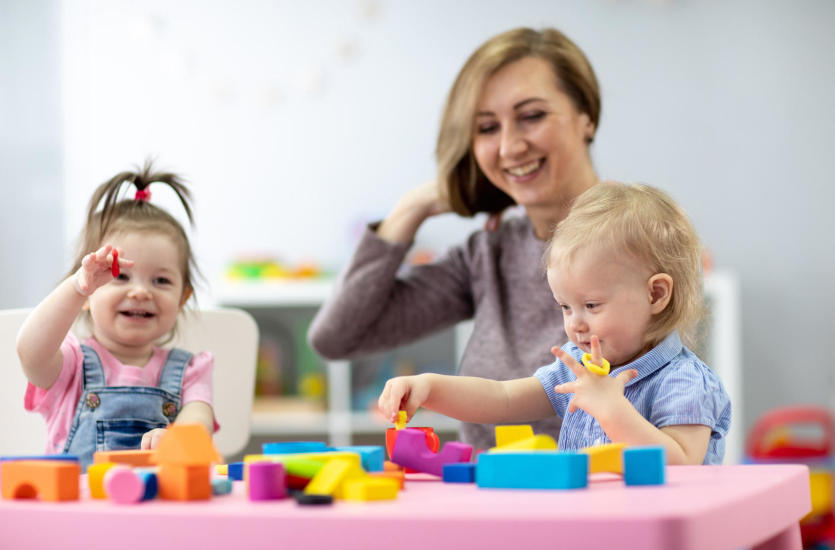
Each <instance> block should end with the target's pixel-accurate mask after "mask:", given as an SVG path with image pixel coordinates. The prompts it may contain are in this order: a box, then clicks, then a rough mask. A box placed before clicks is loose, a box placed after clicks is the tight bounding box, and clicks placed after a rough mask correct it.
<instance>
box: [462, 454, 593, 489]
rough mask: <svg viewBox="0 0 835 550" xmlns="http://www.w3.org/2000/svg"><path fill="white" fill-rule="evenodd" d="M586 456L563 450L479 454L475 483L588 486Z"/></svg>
mask: <svg viewBox="0 0 835 550" xmlns="http://www.w3.org/2000/svg"><path fill="white" fill-rule="evenodd" d="M588 468H589V456H588V455H587V454H585V453H571V452H563V451H533V452H521V451H520V452H516V453H483V454H480V455H479V456H478V463H477V464H476V470H475V480H476V484H477V485H478V486H479V487H490V488H498V489H578V488H581V487H586V486H587V485H588Z"/></svg>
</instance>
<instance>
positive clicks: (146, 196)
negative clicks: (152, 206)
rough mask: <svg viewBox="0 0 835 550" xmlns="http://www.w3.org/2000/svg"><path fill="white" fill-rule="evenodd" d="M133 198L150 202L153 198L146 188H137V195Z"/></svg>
mask: <svg viewBox="0 0 835 550" xmlns="http://www.w3.org/2000/svg"><path fill="white" fill-rule="evenodd" d="M133 200H137V201H141V202H148V201H149V200H151V192H150V191H148V190H146V189H137V190H136V195H134V196H133Z"/></svg>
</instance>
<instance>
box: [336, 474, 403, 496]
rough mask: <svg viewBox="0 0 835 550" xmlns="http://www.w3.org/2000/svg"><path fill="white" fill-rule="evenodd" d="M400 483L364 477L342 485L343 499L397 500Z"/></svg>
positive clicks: (346, 481) (341, 494)
mask: <svg viewBox="0 0 835 550" xmlns="http://www.w3.org/2000/svg"><path fill="white" fill-rule="evenodd" d="M397 492H398V483H397V481H396V480H394V479H388V478H383V477H370V476H364V477H361V478H354V479H347V480H345V481H344V482H343V483H342V488H341V490H340V496H341V498H343V499H345V500H358V501H369V500H392V499H395V498H397Z"/></svg>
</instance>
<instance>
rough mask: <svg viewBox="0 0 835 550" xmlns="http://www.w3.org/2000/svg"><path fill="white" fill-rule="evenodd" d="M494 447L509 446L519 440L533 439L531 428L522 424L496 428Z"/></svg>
mask: <svg viewBox="0 0 835 550" xmlns="http://www.w3.org/2000/svg"><path fill="white" fill-rule="evenodd" d="M495 432H496V447H504V446H505V445H510V444H511V443H513V442H514V441H519V440H520V439H530V438H531V437H533V427H532V426H530V425H529V424H522V425H519V426H496V428H495Z"/></svg>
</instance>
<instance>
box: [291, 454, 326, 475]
mask: <svg viewBox="0 0 835 550" xmlns="http://www.w3.org/2000/svg"><path fill="white" fill-rule="evenodd" d="M283 464H284V469H285V470H286V471H287V473H288V474H292V475H294V476H297V477H304V478H307V479H312V478H313V476H315V475H316V474H317V473H319V470H321V469H322V466H324V462H319V461H318V460H309V459H304V458H299V459H289V460H285V461H284V462H283Z"/></svg>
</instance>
